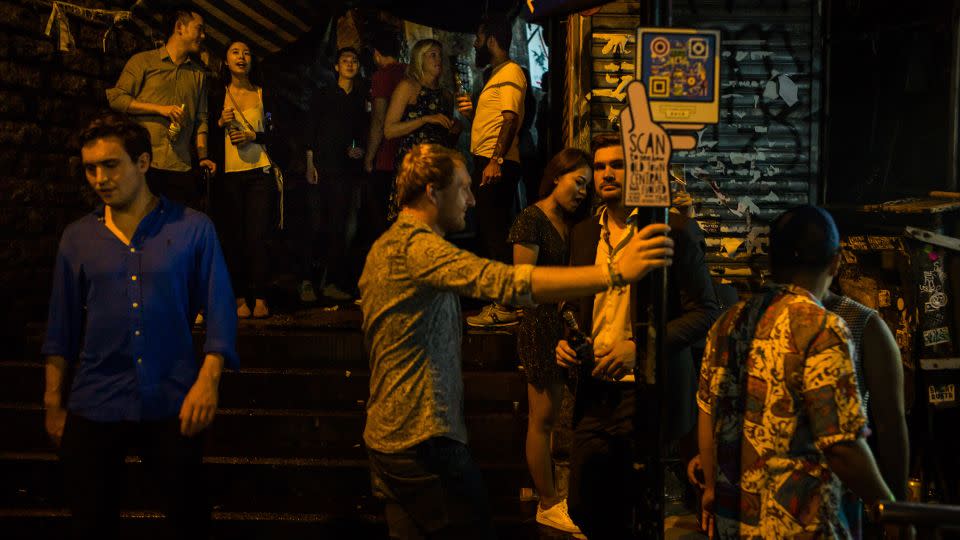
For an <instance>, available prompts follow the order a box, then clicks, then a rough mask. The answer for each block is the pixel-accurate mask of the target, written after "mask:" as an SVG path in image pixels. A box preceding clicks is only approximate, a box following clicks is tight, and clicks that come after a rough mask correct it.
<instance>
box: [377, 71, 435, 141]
mask: <svg viewBox="0 0 960 540" xmlns="http://www.w3.org/2000/svg"><path fill="white" fill-rule="evenodd" d="M416 92H417V85H416V84H414V83H413V82H410V81H409V80H406V79H404V80H402V81H400V84H398V85H397V88H396V89H395V90H394V91H393V95H391V96H390V105H389V106H388V107H387V113H386V116H385V117H384V124H383V135H384V137H386V138H388V139H396V138H399V137H403V136H404V135H407V134H409V133H413V132H414V131H416V130H418V129H420V128H422V127H423V126H424V124H426V123H427V121H426V120H425V117H422V116H421V117H420V118H417V119H415V120H408V121H406V122H402V121H401V120H400V119H401V118H402V117H403V110H404V109H405V108H406V107H407V104H408V103H410V100H411V98H413V97H414V96H415V95H416Z"/></svg>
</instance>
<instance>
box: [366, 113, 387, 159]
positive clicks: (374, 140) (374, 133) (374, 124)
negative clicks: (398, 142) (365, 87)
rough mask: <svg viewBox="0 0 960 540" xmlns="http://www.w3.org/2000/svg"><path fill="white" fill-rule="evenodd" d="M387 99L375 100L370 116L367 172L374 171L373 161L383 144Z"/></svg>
mask: <svg viewBox="0 0 960 540" xmlns="http://www.w3.org/2000/svg"><path fill="white" fill-rule="evenodd" d="M387 105H388V103H387V99H386V98H375V99H374V100H373V111H372V114H371V115H370V135H369V136H368V138H367V155H366V158H365V162H364V166H365V167H366V169H367V172H370V171H372V170H373V161H374V159H376V155H377V150H379V149H380V143H382V142H383V125H384V121H385V120H386V118H387Z"/></svg>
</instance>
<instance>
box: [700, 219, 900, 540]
mask: <svg viewBox="0 0 960 540" xmlns="http://www.w3.org/2000/svg"><path fill="white" fill-rule="evenodd" d="M838 254H839V235H838V234H837V229H836V226H835V225H834V223H833V219H832V218H831V217H830V215H829V214H828V213H827V212H826V211H824V210H823V209H820V208H817V207H813V206H802V207H798V208H794V209H792V210H789V211H787V212H786V213H784V214H783V215H781V216H780V217H779V218H777V220H776V222H775V223H774V225H773V227H772V228H771V233H770V266H771V270H772V271H773V274H774V276H773V277H774V279H775V281H776V282H777V283H780V284H782V285H775V286H773V287H771V288H768V289H767V290H765V291H763V292H762V293H760V294H757V295H755V296H754V297H752V298H751V299H750V300H747V301H745V302H740V303H739V304H737V305H735V306H734V307H733V308H732V309H730V311H728V312H727V313H726V314H724V315H723V316H722V317H721V318H720V320H719V321H717V323H716V324H715V325H714V327H713V328H712V329H711V330H710V334H709V335H708V337H707V349H706V352H705V354H704V360H703V367H702V370H701V374H700V388H699V391H698V393H697V404H698V405H699V407H700V418H699V426H698V435H699V443H700V455H701V460H702V462H703V469H704V476H705V478H706V490H705V493H704V500H703V503H704V513H705V515H704V518H705V519H704V523H705V526H707V527H711V521H713V520H715V525H716V531H715V532H716V533H717V534H718V535H719V537H720V538H741V537H743V538H795V537H811V538H813V537H816V538H848V537H849V531H848V529H847V525H846V523H845V522H844V520H843V518H842V517H841V514H840V511H839V502H840V493H841V490H840V482H841V481H842V482H843V483H844V484H845V485H846V486H847V487H849V488H851V489H852V490H853V491H855V492H856V493H857V494H858V495H860V496H861V497H862V498H863V500H864V501H865V502H867V503H873V502H876V501H878V500H892V499H893V495H892V493H891V492H890V490H889V488H888V487H887V485H886V484H885V483H884V481H883V479H882V478H881V476H880V473H879V471H878V470H877V466H876V463H875V462H874V459H873V454H871V453H870V449H869V448H868V447H867V445H866V441H865V440H864V437H865V436H866V431H867V430H866V419H865V416H864V412H863V406H862V404H861V399H860V394H859V392H858V391H857V383H856V377H855V375H854V371H853V363H852V361H851V360H850V354H851V353H850V345H849V331H848V330H847V327H846V325H845V324H844V323H843V321H842V320H841V319H840V318H839V317H837V316H836V315H834V314H832V313H830V312H828V311H826V310H825V309H824V307H823V306H822V305H821V303H820V299H821V298H822V297H823V295H824V293H825V292H826V290H827V288H828V287H829V285H830V282H831V280H832V277H833V275H834V273H835V272H836V269H837V264H838Z"/></svg>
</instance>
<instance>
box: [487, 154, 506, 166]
mask: <svg viewBox="0 0 960 540" xmlns="http://www.w3.org/2000/svg"><path fill="white" fill-rule="evenodd" d="M490 160H491V161H496V162H497V165H503V157H502V156H497V157H492V158H490Z"/></svg>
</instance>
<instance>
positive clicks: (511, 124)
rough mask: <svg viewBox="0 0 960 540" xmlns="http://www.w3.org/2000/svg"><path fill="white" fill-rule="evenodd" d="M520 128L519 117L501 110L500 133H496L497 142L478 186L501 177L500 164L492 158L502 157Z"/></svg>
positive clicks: (493, 181) (496, 180)
mask: <svg viewBox="0 0 960 540" xmlns="http://www.w3.org/2000/svg"><path fill="white" fill-rule="evenodd" d="M519 128H520V117H519V116H517V113H515V112H513V111H503V124H501V125H500V133H499V135H497V144H496V146H494V148H493V154H492V155H491V159H490V161H489V162H488V163H487V166H486V167H484V169H483V175H482V176H481V178H480V186H481V187H482V186H485V185H487V184H492V183H495V182H499V181H500V179H501V178H502V177H503V172H502V171H501V168H500V164H499V163H497V160H496V159H494V158H502V157H503V156H505V155H506V153H507V150H509V149H510V144H512V143H513V137H514V135H516V133H517V130H518V129H519Z"/></svg>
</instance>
